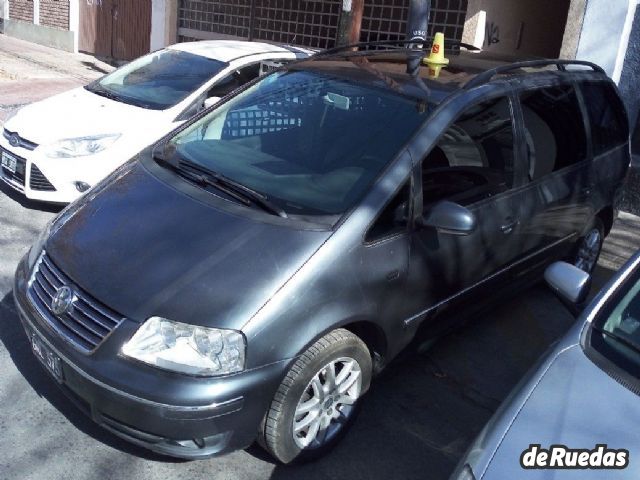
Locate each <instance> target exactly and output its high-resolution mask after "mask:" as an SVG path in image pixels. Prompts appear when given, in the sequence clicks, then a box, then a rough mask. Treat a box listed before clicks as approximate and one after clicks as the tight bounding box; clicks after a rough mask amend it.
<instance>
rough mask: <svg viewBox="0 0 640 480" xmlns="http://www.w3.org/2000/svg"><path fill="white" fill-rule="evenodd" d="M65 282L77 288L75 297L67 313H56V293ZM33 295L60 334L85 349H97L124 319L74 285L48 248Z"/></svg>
mask: <svg viewBox="0 0 640 480" xmlns="http://www.w3.org/2000/svg"><path fill="white" fill-rule="evenodd" d="M63 286H67V287H70V288H71V289H72V290H73V292H74V294H75V296H74V301H73V303H72V304H71V306H70V307H69V308H68V309H67V312H66V313H63V314H60V315H56V314H54V313H53V310H52V302H53V297H54V295H55V294H56V292H57V291H58V290H59V289H60V288H62V287H63ZM29 299H30V301H31V303H33V305H34V306H35V307H36V309H37V310H38V311H39V312H40V314H41V315H42V316H43V317H44V319H45V320H46V321H47V322H48V323H49V324H50V325H51V326H52V327H53V328H54V329H55V330H56V331H57V332H58V333H59V334H61V335H62V336H63V337H64V338H65V339H66V340H68V341H69V342H70V343H71V344H72V345H74V346H75V347H76V348H78V349H79V350H81V351H83V352H85V353H89V352H91V351H93V350H95V349H96V348H97V347H98V346H99V345H100V344H101V343H102V341H103V340H104V339H105V338H106V337H107V336H108V335H109V334H110V333H111V332H112V331H113V330H114V329H115V328H116V327H117V326H118V325H119V324H120V323H121V322H122V321H123V320H124V317H122V315H119V314H118V313H116V312H114V311H113V310H111V309H110V308H108V307H107V306H105V305H103V304H102V303H100V302H98V301H97V300H96V299H94V298H92V297H91V296H90V295H88V294H87V293H85V292H83V291H82V290H80V289H79V288H77V287H76V286H74V285H73V282H71V280H70V279H69V278H68V277H67V276H66V275H65V274H64V273H63V272H62V270H60V269H59V268H58V267H56V266H55V265H54V263H53V262H52V261H51V259H50V258H49V256H48V255H47V254H46V253H45V252H43V253H42V254H41V256H40V259H39V260H38V262H37V263H36V266H35V267H34V273H33V274H32V276H31V279H30V280H29Z"/></svg>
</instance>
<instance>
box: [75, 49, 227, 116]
mask: <svg viewBox="0 0 640 480" xmlns="http://www.w3.org/2000/svg"><path fill="white" fill-rule="evenodd" d="M227 66H228V64H227V63H225V62H221V61H219V60H214V59H212V58H207V57H203V56H201V55H194V54H192V53H187V52H183V51H180V50H173V49H166V50H160V51H158V52H154V53H151V54H149V55H145V56H144V57H141V58H138V59H137V60H134V61H133V62H131V63H129V64H127V65H125V66H123V67H121V68H119V69H117V70H115V71H114V72H111V73H110V74H108V75H106V76H104V77H102V78H101V79H100V80H98V81H96V82H94V83H92V84H90V85H88V86H87V87H86V88H87V90H89V91H91V92H94V93H96V94H98V95H103V96H106V97H109V98H112V99H114V100H117V101H120V102H123V103H128V104H131V105H136V106H139V107H144V108H150V109H153V110H165V109H167V108H170V107H172V106H174V105H176V104H177V103H179V102H180V101H182V100H184V99H185V98H186V97H188V96H189V94H191V93H192V92H194V91H195V90H197V89H198V88H199V87H200V86H202V85H203V84H204V83H205V82H206V81H207V80H209V79H210V78H212V77H213V76H215V75H216V74H218V73H219V72H220V71H221V70H223V69H224V68H225V67H227Z"/></svg>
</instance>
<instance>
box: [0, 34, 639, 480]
mask: <svg viewBox="0 0 640 480" xmlns="http://www.w3.org/2000/svg"><path fill="white" fill-rule="evenodd" d="M5 58H14V59H15V58H18V59H19V60H15V63H14V65H12V66H11V67H10V68H9V67H8V65H9V64H8V63H5ZM94 61H95V60H92V59H91V57H88V58H87V57H86V56H76V55H70V54H66V53H64V52H58V51H49V49H44V47H35V46H31V45H30V44H26V43H25V42H19V41H16V40H13V39H10V40H7V38H6V37H4V36H2V35H0V69H1V70H0V76H4V77H6V78H9V79H10V80H6V79H5V80H0V105H5V106H9V108H5V110H4V111H5V113H6V112H7V111H9V110H10V109H11V108H15V107H13V106H11V105H18V104H20V103H26V102H29V101H33V100H36V99H38V98H42V96H43V95H44V93H43V92H44V91H45V90H46V93H47V94H53V93H57V92H58V91H63V90H64V89H67V88H71V87H74V86H77V85H80V84H82V83H86V82H87V81H90V80H91V79H92V78H95V77H96V76H98V75H100V74H101V73H100V72H98V71H96V70H95V69H94V68H93V67H87V66H86V64H85V63H83V62H88V63H89V64H92V62H94ZM49 64H50V65H51V66H52V68H49V67H48V65H49ZM95 65H99V64H95ZM62 67H64V68H62ZM99 68H105V69H107V68H108V66H106V67H105V66H104V65H102V66H99ZM36 81H37V82H42V83H41V84H39V85H41V88H42V89H34V88H33V87H32V86H33V85H34V82H36ZM7 99H9V100H8V101H7ZM11 102H14V103H11ZM2 108H3V107H1V106H0V114H1V113H2ZM1 124H2V117H0V126H1ZM57 210H58V208H56V207H50V206H47V205H43V204H37V203H32V202H28V201H25V200H24V199H23V198H21V197H20V196H19V195H18V194H14V193H13V192H12V191H10V190H9V189H8V188H5V187H0V480H4V479H21V480H22V479H25V480H26V479H48V480H49V479H50V480H57V479H61V480H62V479H64V480H67V479H76V478H81V479H84V478H87V479H89V478H91V479H93V478H99V479H101V480H102V479H111V478H113V479H118V480H121V479H124V478H136V479H140V480H142V479H162V480H166V479H167V478H189V479H191V480H196V479H201V478H202V479H204V478H206V479H212V478H213V479H269V478H270V479H274V480H279V479H300V478H305V479H306V480H315V479H318V480H321V479H322V480H325V479H347V478H348V479H351V480H357V479H380V480H389V479H396V478H398V479H425V478H428V479H435V480H438V479H446V478H448V476H449V475H450V473H451V472H452V470H453V468H454V466H455V464H456V463H457V461H458V460H459V458H460V457H461V456H462V455H463V454H464V452H465V449H466V448H467V446H468V444H469V443H470V442H471V440H472V439H473V438H474V437H475V435H477V433H478V432H479V431H480V430H481V429H482V427H483V426H484V424H485V423H486V421H487V420H488V419H489V418H490V416H491V414H492V413H493V412H494V411H495V410H496V408H497V407H498V406H499V404H500V402H501V401H502V400H503V399H504V398H505V397H506V395H507V394H508V393H509V391H510V390H511V389H512V388H513V386H514V385H515V384H516V383H517V382H518V381H519V379H520V378H521V377H522V376H523V375H524V374H525V372H526V371H527V370H528V369H529V368H530V366H531V365H532V364H533V363H534V362H535V360H536V359H537V358H538V357H539V356H540V355H541V354H542V353H543V352H544V351H545V350H546V349H547V348H548V346H549V345H550V344H551V343H553V342H554V341H555V340H556V339H557V338H559V337H560V336H561V335H562V334H563V333H564V332H565V331H566V330H567V328H568V327H569V326H570V325H571V324H572V322H573V318H572V317H571V316H570V315H569V313H568V312H567V310H566V309H565V308H564V307H563V306H562V304H561V303H560V302H559V301H558V300H557V299H556V298H555V297H554V296H553V295H552V294H551V293H550V292H549V291H548V290H547V289H546V288H545V287H544V286H543V285H537V286H535V287H533V288H531V289H529V290H527V291H524V292H522V293H521V294H519V295H517V296H515V297H510V298H508V299H505V301H504V303H503V304H502V305H500V306H499V307H497V308H495V309H493V310H492V311H491V313H486V314H482V315H479V316H478V318H475V319H473V321H472V322H470V323H468V324H467V325H466V326H465V327H463V328H461V329H460V330H458V331H456V332H455V333H453V334H451V335H448V336H447V337H444V338H442V339H441V340H439V341H438V342H436V343H435V344H434V345H432V346H431V347H430V348H421V349H419V350H417V351H411V352H408V353H407V354H406V355H403V356H402V358H400V359H398V360H397V361H395V362H394V363H392V365H391V366H390V367H389V368H388V369H387V370H386V371H385V372H384V373H383V374H382V375H381V376H380V377H379V378H378V379H377V380H376V382H375V383H374V384H373V386H372V389H371V391H370V393H369V394H368V395H367V398H366V402H365V404H364V407H363V409H362V412H361V414H360V416H359V418H358V419H357V422H356V423H355V425H354V427H353V429H352V430H351V431H350V432H349V434H348V435H347V436H346V437H345V439H344V440H343V441H342V443H341V444H340V445H338V447H337V448H336V449H335V450H334V451H333V452H331V453H330V454H329V455H328V456H327V457H325V458H323V459H321V460H319V461H317V462H315V463H312V464H308V465H300V466H287V467H285V466H280V465H276V464H274V463H273V462H272V461H271V460H270V459H269V457H268V456H266V455H265V454H264V452H262V451H261V450H260V449H259V448H258V447H252V448H250V449H249V450H248V451H241V452H236V453H233V454H230V455H227V456H223V457H220V458H216V459H210V460H201V461H192V462H186V461H180V460H175V459H171V458H166V457H161V456H158V455H154V454H152V453H150V452H148V451H146V450H144V449H141V448H138V447H135V446H132V445H129V444H128V443H126V442H124V441H122V440H120V439H118V438H116V437H114V436H113V435H111V434H110V433H108V432H107V431H104V430H102V429H101V428H100V427H98V426H96V425H95V424H93V423H92V422H91V421H90V420H89V419H88V418H86V417H85V416H84V415H82V414H81V413H79V411H78V410H76V408H75V407H74V406H73V405H71V404H70V403H69V401H68V400H67V399H66V397H64V395H62V393H60V391H59V390H58V388H57V386H56V385H55V383H54V382H53V381H52V379H51V378H50V377H49V376H48V374H46V373H45V372H44V370H43V368H42V367H41V366H40V364H39V363H38V362H37V361H36V360H35V358H34V357H33V355H32V353H31V350H30V346H29V343H28V342H27V340H26V337H25V335H24V333H23V331H22V328H21V326H20V324H19V320H18V317H17V314H16V310H15V307H14V305H13V300H12V297H11V295H12V293H11V290H12V278H13V272H14V269H15V267H16V264H17V262H18V260H19V259H20V257H21V256H22V255H23V254H24V253H25V252H26V251H27V249H28V248H29V245H30V244H31V243H32V242H33V241H34V240H35V238H36V236H37V234H38V232H39V231H40V229H41V228H42V227H43V226H44V225H45V223H46V222H47V221H48V220H49V219H50V218H52V217H53V216H54V215H55V213H56V211H57ZM639 233H640V218H638V217H636V216H634V215H631V214H627V213H623V214H621V216H620V218H619V219H618V220H617V221H616V224H615V227H614V229H613V231H612V232H611V234H610V235H609V237H608V239H607V242H606V244H605V248H604V251H603V254H602V256H601V259H600V262H599V266H598V268H597V271H596V275H595V279H594V283H595V287H594V291H595V290H596V289H597V288H598V286H600V285H602V284H603V282H605V281H606V279H607V278H609V277H610V275H611V274H612V273H613V272H614V271H615V270H616V269H617V268H619V266H620V265H621V264H622V263H623V262H624V261H625V260H626V259H627V258H628V257H629V256H630V255H631V254H632V253H633V252H634V251H635V250H636V249H637V248H638V247H639V246H640V236H639ZM532 440H533V439H532Z"/></svg>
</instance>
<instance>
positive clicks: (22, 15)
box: [9, 0, 33, 23]
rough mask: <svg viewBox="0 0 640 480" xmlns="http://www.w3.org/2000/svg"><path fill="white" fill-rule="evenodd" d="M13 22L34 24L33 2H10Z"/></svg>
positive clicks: (10, 0)
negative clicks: (19, 21)
mask: <svg viewBox="0 0 640 480" xmlns="http://www.w3.org/2000/svg"><path fill="white" fill-rule="evenodd" d="M9 15H10V18H11V20H21V21H23V22H29V23H33V0H9Z"/></svg>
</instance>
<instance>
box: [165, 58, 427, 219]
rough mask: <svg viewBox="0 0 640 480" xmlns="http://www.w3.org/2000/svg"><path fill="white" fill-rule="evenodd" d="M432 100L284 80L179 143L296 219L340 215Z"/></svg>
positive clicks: (274, 78)
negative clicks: (296, 217)
mask: <svg viewBox="0 0 640 480" xmlns="http://www.w3.org/2000/svg"><path fill="white" fill-rule="evenodd" d="M429 110H430V109H429V108H427V105H426V103H425V101H424V100H422V99H417V98H413V97H408V96H403V95H401V94H399V93H397V92H395V91H392V90H390V89H385V88H378V87H375V86H371V85H365V84H361V83H356V82H354V81H350V80H345V79H343V78H340V77H336V76H330V75H327V74H324V73H323V74H320V73H316V72H310V71H305V70H299V71H283V72H276V73H273V74H271V75H269V76H267V77H265V78H264V79H263V80H261V81H260V82H258V83H257V84H255V85H253V86H252V87H250V88H248V89H247V90H245V91H244V92H242V93H240V94H239V95H237V96H236V97H234V98H232V99H230V100H229V101H228V102H226V103H224V104H223V105H221V106H220V107H218V108H217V109H215V110H214V111H212V112H211V113H209V114H208V115H206V116H204V117H202V118H201V119H199V120H198V121H196V122H195V123H193V124H192V125H191V126H189V127H188V128H186V129H185V130H183V131H182V132H180V133H179V134H178V135H177V136H176V137H174V138H173V139H172V140H171V142H170V145H172V146H173V147H175V149H176V151H177V153H178V155H179V156H180V157H181V158H184V159H185V160H187V161H189V162H191V163H194V164H199V165H201V166H202V167H203V168H206V169H207V170H211V171H215V172H218V173H219V174H221V175H224V176H225V177H227V178H229V179H232V180H234V181H235V182H237V183H240V184H243V185H246V186H247V187H250V188H251V189H253V190H256V191H259V192H261V193H263V194H264V195H266V197H267V198H268V199H269V200H270V201H271V202H272V203H275V204H277V205H278V206H279V207H280V208H282V209H283V210H284V211H285V212H286V213H287V214H289V215H299V216H314V215H317V216H332V215H340V214H342V213H344V212H346V211H347V210H349V209H350V208H351V207H353V206H354V205H355V204H356V202H358V201H359V200H360V199H361V198H362V197H363V195H364V194H365V193H366V192H367V190H368V189H369V188H370V186H371V185H372V183H373V182H374V181H375V179H376V178H377V177H378V175H379V174H380V173H381V172H382V170H383V169H384V167H385V166H386V165H388V164H389V162H390V161H391V160H392V159H393V158H395V156H396V155H397V154H398V153H399V152H400V151H401V149H402V148H403V147H404V145H405V144H406V143H407V142H408V140H409V139H410V138H411V136H412V135H413V134H414V133H415V131H416V130H417V129H418V128H419V127H420V125H422V124H423V123H424V121H425V120H426V118H427V117H428V116H429Z"/></svg>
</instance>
